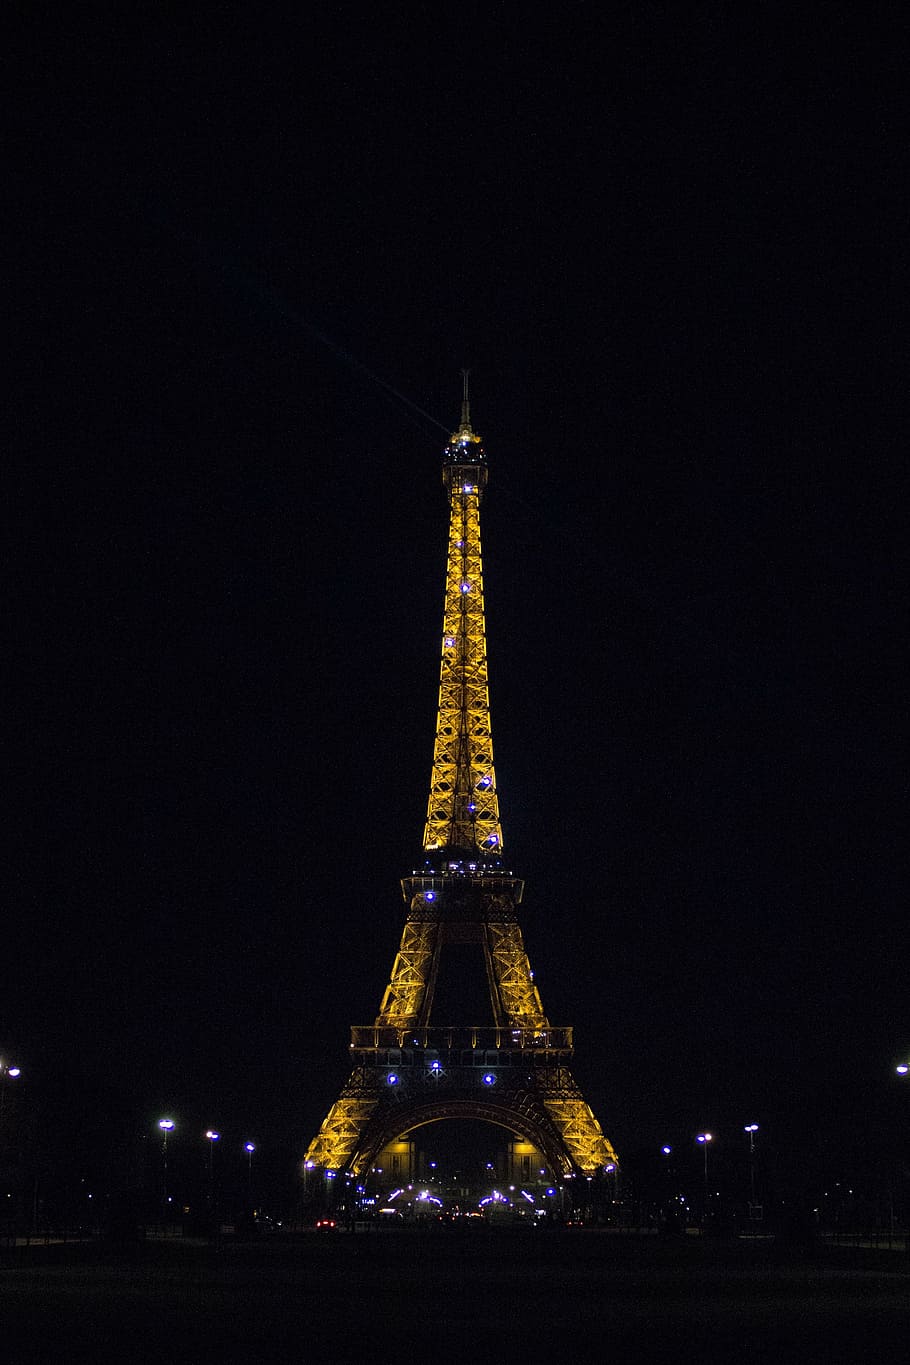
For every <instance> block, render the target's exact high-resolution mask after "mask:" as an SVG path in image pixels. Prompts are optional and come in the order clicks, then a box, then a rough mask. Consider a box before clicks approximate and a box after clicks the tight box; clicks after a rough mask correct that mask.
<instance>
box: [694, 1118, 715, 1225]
mask: <svg viewBox="0 0 910 1365" xmlns="http://www.w3.org/2000/svg"><path fill="white" fill-rule="evenodd" d="M695 1141H696V1142H700V1143H701V1145H702V1147H704V1149H705V1207H704V1211H703V1214H702V1220H703V1222H704V1221H705V1220H707V1217H708V1145H709V1143H711V1142H713V1141H714V1139H713V1137H712V1135H711V1134H710V1133H697V1134H696V1137H695Z"/></svg>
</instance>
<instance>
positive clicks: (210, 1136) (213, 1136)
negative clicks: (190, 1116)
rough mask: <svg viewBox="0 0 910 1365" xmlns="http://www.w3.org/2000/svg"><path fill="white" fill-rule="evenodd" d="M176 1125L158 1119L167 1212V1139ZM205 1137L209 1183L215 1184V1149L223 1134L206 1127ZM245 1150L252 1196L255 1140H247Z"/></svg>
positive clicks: (164, 1119) (172, 1121)
mask: <svg viewBox="0 0 910 1365" xmlns="http://www.w3.org/2000/svg"><path fill="white" fill-rule="evenodd" d="M176 1126H177V1125H176V1124H175V1122H174V1120H173V1119H171V1118H163V1119H159V1120H158V1127H159V1129H160V1130H161V1135H162V1139H163V1144H162V1145H163V1158H164V1159H163V1166H164V1208H165V1212H167V1205H168V1192H167V1140H168V1135H169V1134H170V1133H172V1132H173V1131H174V1129H175V1128H176ZM205 1137H206V1141H207V1142H208V1144H209V1184H210V1185H211V1184H213V1177H214V1171H215V1168H214V1151H215V1143H216V1142H220V1141H221V1134H220V1133H219V1132H217V1130H216V1129H214V1128H206V1130H205ZM243 1150H244V1151H245V1152H246V1156H247V1180H248V1182H249V1189H250V1197H252V1191H253V1153H254V1152H255V1150H256V1144H255V1142H245V1143H244V1144H243Z"/></svg>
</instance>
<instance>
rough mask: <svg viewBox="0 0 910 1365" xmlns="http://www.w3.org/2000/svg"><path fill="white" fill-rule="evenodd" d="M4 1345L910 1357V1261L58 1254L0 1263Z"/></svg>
mask: <svg viewBox="0 0 910 1365" xmlns="http://www.w3.org/2000/svg"><path fill="white" fill-rule="evenodd" d="M50 1253H53V1254H50ZM0 1340H2V1342H3V1345H4V1348H5V1350H4V1355H5V1358H6V1359H8V1360H9V1361H10V1362H11V1363H12V1362H15V1365H19V1362H22V1365H25V1363H26V1362H32V1361H35V1362H37V1361H40V1362H42V1365H45V1363H46V1362H64V1363H65V1362H69V1361H82V1360H92V1361H107V1360H115V1359H116V1360H118V1361H122V1362H133V1361H136V1362H140V1361H150V1360H155V1361H157V1362H159V1365H169V1363H170V1362H174V1361H195V1362H207V1361H209V1360H212V1361H220V1362H247V1361H249V1362H266V1361H268V1362H275V1363H277V1362H284V1361H295V1362H302V1363H304V1365H305V1363H306V1362H309V1361H319V1360H325V1361H328V1362H335V1361H338V1362H373V1361H376V1362H386V1361H392V1360H395V1361H398V1360H401V1361H407V1362H408V1365H411V1362H417V1361H420V1362H426V1365H435V1362H450V1361H456V1360H457V1361H460V1362H467V1365H474V1362H475V1361H476V1362H478V1365H479V1363H480V1362H482V1361H484V1360H486V1359H492V1358H497V1357H498V1358H499V1359H501V1360H502V1361H503V1362H504V1363H505V1362H507V1363H508V1365H512V1362H517V1361H520V1360H524V1361H529V1362H538V1361H541V1362H542V1361H548V1362H557V1363H558V1365H559V1363H560V1362H561V1358H565V1359H566V1361H567V1362H568V1361H571V1362H575V1361H579V1362H587V1361H610V1362H617V1363H618V1365H624V1362H639V1361H641V1362H650V1361H658V1362H660V1361H666V1362H677V1361H679V1362H682V1361H686V1362H698V1363H699V1365H701V1362H704V1361H709V1362H710V1361H717V1360H720V1361H730V1362H737V1365H740V1362H744V1361H745V1362H752V1361H759V1360H760V1361H762V1362H763V1365H779V1362H782V1361H787V1362H789V1361H794V1362H795V1361H800V1362H801V1363H802V1365H806V1363H807V1362H816V1361H818V1362H821V1361H825V1362H828V1365H841V1363H843V1365H848V1363H849V1365H859V1363H860V1362H863V1361H865V1360H868V1359H871V1358H872V1357H873V1356H875V1355H877V1356H878V1357H879V1359H880V1360H896V1361H903V1360H905V1359H907V1358H908V1357H910V1257H906V1256H904V1255H902V1254H900V1253H891V1254H888V1253H881V1254H875V1253H871V1252H855V1251H845V1250H841V1249H825V1250H823V1251H819V1252H817V1253H815V1254H806V1253H797V1252H789V1251H784V1250H781V1249H779V1248H778V1249H775V1248H774V1247H773V1246H769V1245H767V1244H766V1245H760V1246H752V1245H748V1244H744V1243H731V1244H729V1245H722V1244H712V1243H710V1242H705V1243H701V1242H696V1243H695V1244H694V1245H693V1244H692V1242H691V1240H686V1241H685V1242H681V1243H675V1242H669V1241H667V1242H664V1241H658V1239H656V1238H651V1239H637V1238H634V1237H616V1236H611V1235H610V1234H604V1233H599V1232H597V1231H590V1230H587V1229H581V1230H578V1231H575V1230H567V1231H564V1232H544V1231H540V1230H538V1231H536V1232H533V1233H525V1232H520V1233H516V1234H514V1235H510V1234H508V1233H499V1234H486V1233H483V1232H481V1233H475V1234H468V1235H461V1236H459V1235H455V1234H451V1233H436V1234H425V1233H424V1234H421V1233H414V1232H411V1233H402V1234H399V1233H392V1234H383V1233H379V1234H373V1235H369V1234H366V1235H358V1236H353V1237H352V1236H349V1235H346V1234H329V1235H327V1236H322V1235H319V1234H313V1235H310V1236H309V1237H305V1238H302V1239H300V1240H298V1241H297V1242H293V1243H281V1242H277V1241H268V1242H265V1243H262V1244H259V1245H258V1246H254V1247H241V1246H234V1247H232V1246H228V1245H225V1246H223V1247H221V1248H219V1249H214V1248H211V1247H205V1246H195V1247H194V1246H186V1245H180V1244H170V1245H165V1246H161V1245H158V1246H156V1245H154V1244H149V1245H147V1246H146V1247H144V1248H143V1249H142V1251H141V1252H140V1253H139V1256H138V1258H124V1259H117V1258H113V1257H108V1258H107V1259H101V1258H99V1256H98V1253H97V1252H96V1251H93V1252H91V1253H89V1252H87V1251H86V1250H84V1249H83V1250H82V1251H78V1250H76V1249H71V1248H67V1249H66V1251H65V1253H64V1251H63V1249H59V1250H57V1251H56V1252H55V1253H54V1249H48V1253H42V1254H41V1255H38V1256H37V1257H36V1258H35V1259H23V1258H18V1259H17V1258H15V1257H14V1258H13V1259H11V1260H7V1261H6V1262H0ZM14 1343H15V1345H14Z"/></svg>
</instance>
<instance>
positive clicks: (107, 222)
mask: <svg viewBox="0 0 910 1365" xmlns="http://www.w3.org/2000/svg"><path fill="white" fill-rule="evenodd" d="M735 8H737V7H732V6H724V5H720V4H699V5H694V6H684V7H675V6H665V5H658V4H641V5H634V6H623V7H618V8H613V7H605V8H602V7H600V6H595V5H592V4H584V3H576V4H570V5H568V6H562V7H556V8H554V9H553V10H552V11H551V12H550V13H549V14H548V15H547V16H545V17H542V18H540V19H539V20H536V21H534V22H533V23H532V22H530V21H529V18H528V11H527V8H526V7H525V8H524V9H521V8H520V7H511V6H501V5H492V6H491V5H487V6H473V5H470V4H468V5H466V6H459V7H448V8H447V7H439V6H429V7H422V8H418V7H405V8H404V9H403V10H402V11H401V12H397V11H394V10H392V11H390V12H388V13H387V14H386V15H385V17H384V18H383V19H382V20H381V21H380V19H379V18H377V17H374V19H373V20H371V21H369V22H367V21H366V20H365V18H364V15H365V12H366V7H363V6H350V7H346V6H336V5H330V6H327V7H324V14H323V17H322V18H321V19H319V20H318V26H317V27H315V28H314V27H313V21H312V19H311V18H310V17H309V16H308V15H307V11H306V7H304V8H303V9H302V10H301V9H300V8H299V7H298V8H297V9H296V10H295V11H294V12H293V13H292V14H288V15H285V16H283V17H282V16H281V15H280V14H279V12H277V11H271V10H270V11H267V12H264V13H262V14H259V13H254V12H253V11H249V10H247V11H245V13H244V17H243V18H242V19H237V18H236V17H231V16H229V15H227V14H225V15H223V16H222V17H221V19H220V20H219V21H218V22H216V23H213V24H212V25H209V24H206V25H202V24H201V22H200V23H197V21H196V20H195V19H194V18H193V17H192V16H189V15H188V16H186V17H185V18H184V19H183V20H182V21H175V22H174V23H173V24H165V23H164V22H163V21H160V20H158V19H154V18H152V17H150V18H149V20H148V23H147V24H146V25H143V23H142V22H141V21H139V20H137V19H136V18H135V16H132V17H130V19H129V21H128V26H127V25H126V24H125V23H123V22H122V21H113V20H111V21H110V22H109V23H105V24H99V25H98V27H97V28H94V29H92V28H90V27H87V26H86V23H85V21H84V19H83V18H81V17H79V18H77V17H76V16H74V15H72V14H67V13H65V12H63V13H58V14H56V15H55V16H54V18H53V23H52V24H51V23H48V24H47V26H46V28H43V29H42V28H41V26H40V24H41V21H40V20H38V19H35V18H34V17H32V16H29V15H28V13H27V7H25V6H20V7H18V12H19V15H20V28H19V31H18V34H14V35H13V43H12V51H13V55H14V63H15V66H14V69H15V70H16V72H17V75H18V80H19V84H20V103H19V108H18V115H17V119H16V133H17V137H16V142H15V152H16V154H15V155H14V156H13V158H12V160H11V166H10V169H9V170H8V173H7V176H6V182H7V183H6V189H7V202H8V204H9V205H10V206H11V207H12V214H11V217H10V219H9V221H8V227H10V228H11V231H12V236H11V239H10V240H9V242H8V247H7V251H6V252H5V264H6V267H7V275H8V278H7V282H6V289H5V291H4V292H5V295H6V303H5V307H4V312H5V315H6V316H5V322H6V332H7V337H8V339H9V343H10V351H11V356H12V363H11V366H10V367H9V368H8V369H7V374H6V380H7V385H6V387H7V390H8V395H9V401H8V403H7V408H6V413H7V415H6V423H5V425H6V427H7V436H8V447H9V449H10V451H11V455H12V458H11V460H10V462H9V465H8V469H9V471H10V475H11V479H12V481H13V482H12V493H11V495H10V496H9V497H8V499H7V510H8V511H10V510H11V511H12V516H11V517H10V522H11V530H12V535H11V538H10V541H9V545H10V553H9V557H8V560H7V587H6V594H5V595H6V601H7V607H8V608H10V609H11V610H10V611H9V613H8V621H9V622H10V623H11V630H10V635H9V646H8V649H7V664H8V668H7V670H5V672H6V675H7V679H8V681H9V683H10V684H11V691H10V694H9V702H8V705H7V707H6V708H5V709H6V716H7V721H8V726H9V734H8V738H9V740H10V741H11V744H10V750H11V753H12V762H11V764H10V765H9V767H8V773H9V796H10V802H9V816H8V820H7V829H8V832H9V834H10V836H11V839H10V855H9V859H8V870H9V873H10V880H11V892H10V895H9V898H8V901H7V906H8V908H7V910H6V911H5V912H4V928H3V936H2V942H3V960H4V964H5V966H4V971H3V990H2V994H0V1050H2V1051H4V1053H5V1054H7V1053H8V1054H9V1055H10V1056H13V1055H14V1056H15V1059H16V1060H18V1061H19V1064H20V1065H21V1066H22V1068H23V1082H24V1081H25V1080H26V1079H27V1080H28V1091H25V1090H23V1091H22V1096H23V1103H24V1102H25V1099H26V1097H28V1099H29V1103H33V1104H34V1105H35V1106H36V1107H37V1109H38V1111H39V1112H40V1113H41V1114H43V1115H44V1116H45V1118H46V1119H47V1121H50V1120H51V1119H53V1120H54V1122H55V1123H56V1124H57V1125H58V1126H59V1128H60V1131H62V1132H63V1133H64V1134H66V1135H69V1134H72V1135H73V1138H74V1141H76V1142H77V1143H78V1144H79V1146H80V1147H81V1149H82V1150H83V1151H85V1150H86V1148H87V1147H89V1148H91V1149H92V1150H93V1151H95V1153H96V1154H97V1153H99V1152H101V1153H103V1152H104V1151H105V1150H106V1149H105V1142H106V1141H109V1139H108V1138H106V1136H105V1135H106V1134H109V1133H110V1132H111V1131H113V1130H115V1129H116V1131H117V1132H118V1133H119V1132H121V1131H123V1130H124V1129H125V1128H129V1127H130V1125H132V1126H133V1127H134V1128H136V1129H137V1130H138V1129H142V1130H144V1129H145V1128H146V1127H151V1125H152V1124H153V1122H154V1120H155V1119H156V1118H157V1117H158V1116H159V1115H160V1114H161V1113H164V1112H172V1113H173V1114H174V1115H175V1117H179V1118H181V1120H182V1122H183V1123H184V1124H186V1125H188V1126H190V1127H192V1125H193V1124H196V1123H199V1124H201V1125H203V1126H204V1125H205V1124H209V1123H215V1124H217V1125H219V1126H221V1127H222V1129H223V1130H224V1132H225V1133H226V1134H230V1135H232V1140H233V1137H236V1138H237V1139H238V1140H240V1139H243V1138H245V1137H247V1136H253V1137H255V1138H256V1140H257V1141H258V1142H260V1143H261V1144H262V1145H263V1147H264V1148H265V1147H269V1146H270V1147H271V1149H272V1150H273V1152H274V1153H276V1154H277V1155H276V1157H275V1160H279V1161H285V1160H287V1162H288V1165H289V1167H290V1164H291V1163H292V1162H293V1160H294V1159H296V1158H297V1157H298V1156H299V1155H300V1154H301V1153H302V1150H303V1148H304V1146H305V1145H306V1143H307V1142H308V1140H309V1138H310V1137H311V1136H312V1135H313V1133H314V1132H315V1129H316V1128H317V1126H318V1124H319V1122H320V1121H321V1119H322V1117H323V1114H324V1113H325V1111H326V1109H327V1108H328V1106H329V1104H330V1103H331V1102H332V1101H333V1100H334V1099H335V1098H336V1097H337V1094H338V1092H339V1091H340V1088H341V1086H342V1084H343V1082H344V1080H345V1079H346V1077H347V1074H348V1063H347V1042H348V1029H349V1026H350V1025H351V1024H353V1023H368V1022H371V1021H372V1019H373V1017H374V1016H375V1014H376V1011H377V1009H378V1006H379V1000H380V997H381V995H382V991H383V989H384V987H385V984H386V982H387V979H388V973H389V969H390V967H391V964H392V959H393V957H394V954H395V951H396V948H397V945H398V938H399V935H400V930H401V924H402V920H403V910H404V907H403V903H402V901H401V897H400V893H399V889H398V879H399V877H400V876H401V875H402V874H403V873H405V872H407V871H408V870H410V868H411V866H412V864H413V862H414V860H415V859H416V858H417V856H418V853H419V843H420V837H421V833H422V828H423V819H424V814H425V809H426V797H427V790H428V784H429V771H430V760H431V756H432V741H433V731H434V723H435V706H436V699H437V683H438V644H439V629H440V625H441V621H442V605H443V583H444V572H445V543H446V522H447V509H446V503H445V497H444V493H443V490H442V485H441V479H440V465H441V455H442V449H443V446H444V444H445V441H446V439H447V436H448V433H449V432H450V431H452V430H454V428H455V426H456V425H457V420H458V415H459V399H460V375H459V370H460V368H461V367H462V366H470V367H471V372H472V377H471V385H472V416H473V419H474V425H475V428H476V429H477V430H478V431H479V432H480V433H481V434H482V436H483V439H484V444H485V448H486V451H487V454H488V458H489V465H490V484H489V489H488V492H487V495H486V498H485V501H484V507H483V538H484V560H485V589H486V607H487V638H488V651H489V659H490V677H491V707H492V720H493V736H494V746H495V753H496V766H497V773H498V778H499V785H500V793H501V809H502V817H503V827H504V833H505V843H506V854H507V858H506V860H507V862H508V863H509V865H510V866H511V867H512V868H513V869H514V871H515V872H516V873H517V874H519V875H521V876H524V877H525V878H526V882H527V889H526V894H525V902H524V920H523V925H524V931H525V939H526V943H527V947H528V951H529V956H530V960H531V966H532V968H533V969H534V971H535V976H536V980H537V984H538V985H539V987H540V990H541V994H542V997H543V1003H544V1007H545V1009H546V1011H547V1013H548V1014H549V1017H550V1019H551V1021H552V1022H553V1023H554V1024H574V1026H575V1029H576V1045H577V1053H576V1059H575V1064H574V1065H575V1074H576V1075H577V1077H578V1079H579V1081H580V1082H581V1084H582V1086H583V1089H584V1093H585V1096H586V1098H587V1099H588V1100H589V1102H590V1103H591V1104H592V1106H593V1107H594V1109H595V1112H596V1113H597V1115H598V1116H599V1117H600V1119H601V1121H602V1123H603V1126H604V1129H605V1130H606V1132H607V1133H608V1134H609V1136H610V1137H611V1138H612V1140H613V1141H614V1143H615V1144H616V1146H617V1148H618V1150H619V1151H620V1154H621V1155H623V1154H625V1153H627V1152H630V1151H635V1150H637V1149H650V1148H651V1147H653V1146H654V1145H655V1144H659V1143H660V1142H662V1141H665V1140H667V1137H668V1135H672V1136H673V1138H674V1140H678V1141H688V1140H690V1139H691V1135H693V1134H694V1133H695V1132H697V1131H699V1130H701V1129H702V1128H704V1127H705V1126H708V1127H713V1128H714V1130H715V1132H717V1133H718V1134H719V1135H729V1139H728V1140H729V1141H730V1142H731V1143H732V1142H738V1141H740V1140H741V1137H742V1133H741V1127H742V1124H743V1123H746V1122H750V1121H757V1122H759V1123H760V1124H761V1125H762V1139H763V1141H764V1142H766V1143H768V1144H770V1145H772V1146H774V1147H776V1148H777V1149H779V1150H781V1151H790V1152H793V1151H799V1152H801V1153H804V1154H805V1155H806V1160H807V1161H809V1160H810V1159H812V1160H814V1159H815V1158H816V1156H817V1155H818V1154H821V1156H825V1154H826V1153H828V1154H829V1155H832V1154H833V1157H836V1158H837V1159H840V1160H843V1161H847V1160H848V1159H849V1160H851V1161H854V1160H855V1159H856V1155H855V1154H856V1149H857V1146H860V1147H862V1148H863V1149H864V1150H867V1149H868V1150H869V1151H876V1152H878V1151H882V1152H900V1151H904V1150H905V1148H906V1134H907V1131H908V1128H907V1124H908V1119H910V1107H908V1106H910V1095H907V1094H905V1093H904V1092H903V1091H901V1090H900V1089H899V1082H896V1081H895V1080H894V1076H893V1065H894V1062H895V1061H897V1060H900V1059H901V1057H902V1056H904V1055H906V1053H907V1051H908V1049H910V1022H908V1018H907V999H908V993H907V980H906V978H907V957H908V941H907V929H906V924H907V920H906V910H905V907H904V889H905V883H904V875H903V872H904V869H903V859H902V857H901V856H899V855H900V843H901V830H902V827H903V824H904V819H903V811H902V808H901V802H902V796H903V790H904V781H905V779H904V776H903V769H902V768H900V767H899V764H900V763H902V757H901V748H902V744H903V742H904V740H905V737H906V711H905V702H904V698H903V691H904V689H903V687H901V688H900V700H899V681H900V683H901V684H902V683H903V670H902V669H901V670H900V672H899V667H898V661H899V659H900V658H901V653H902V641H901V631H902V618H903V587H902V581H901V561H902V560H903V556H904V548H903V547H904V545H905V536H906V526H905V523H906V505H905V503H904V502H903V501H902V498H903V488H902V483H903V473H904V467H905V462H906V458H907V457H906V442H905V440H904V430H903V428H904V422H903V417H904V411H903V396H904V393H905V391H906V357H907V333H906V318H905V301H906V297H907V269H906V266H907V254H906V253H907V246H906V216H905V210H904V207H903V206H902V194H901V190H902V185H903V183H904V181H905V173H906V160H905V154H906V149H905V145H904V141H903V139H902V137H901V136H900V132H899V123H898V120H897V119H896V117H895V110H894V105H893V101H892V91H893V90H894V88H895V86H896V85H897V83H898V81H899V80H900V79H902V74H901V75H899V73H902V71H903V58H902V57H901V56H900V49H901V46H902V45H905V44H906V38H907V33H906V28H905V27H902V21H901V20H900V19H899V18H898V17H897V16H898V14H899V11H898V9H897V8H896V7H895V9H894V10H893V11H891V10H887V9H882V10H880V11H876V10H875V9H874V8H873V10H872V11H866V12H865V13H866V15H867V16H869V15H871V17H862V16H860V15H859V14H858V12H857V11H856V8H855V7H854V6H850V5H839V4H833V5H825V6H818V7H811V6H809V7H802V6H796V7H780V8H778V7H777V6H757V7H748V8H749V12H748V13H746V14H734V9H735ZM813 9H814V13H813ZM791 10H792V11H793V12H791ZM795 11H798V13H796V12H795ZM77 25H78V27H77ZM68 26H71V28H69V29H68ZM20 479H21V483H20V482H19V480H20ZM10 665H11V666H10ZM26 1072H27V1077H26V1075H25V1073H26ZM848 1152H849V1153H850V1156H849V1158H848V1155H847V1154H848ZM813 1154H815V1155H813Z"/></svg>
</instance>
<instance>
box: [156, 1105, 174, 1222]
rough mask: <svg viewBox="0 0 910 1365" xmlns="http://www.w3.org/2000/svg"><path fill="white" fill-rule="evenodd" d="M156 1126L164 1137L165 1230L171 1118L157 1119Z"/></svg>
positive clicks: (172, 1121) (172, 1124)
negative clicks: (168, 1138)
mask: <svg viewBox="0 0 910 1365" xmlns="http://www.w3.org/2000/svg"><path fill="white" fill-rule="evenodd" d="M158 1127H159V1128H160V1129H161V1136H162V1138H163V1139H164V1141H163V1144H162V1145H163V1149H164V1163H163V1165H164V1229H165V1233H166V1232H167V1135H168V1133H172V1132H173V1131H174V1120H173V1119H159V1120H158Z"/></svg>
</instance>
